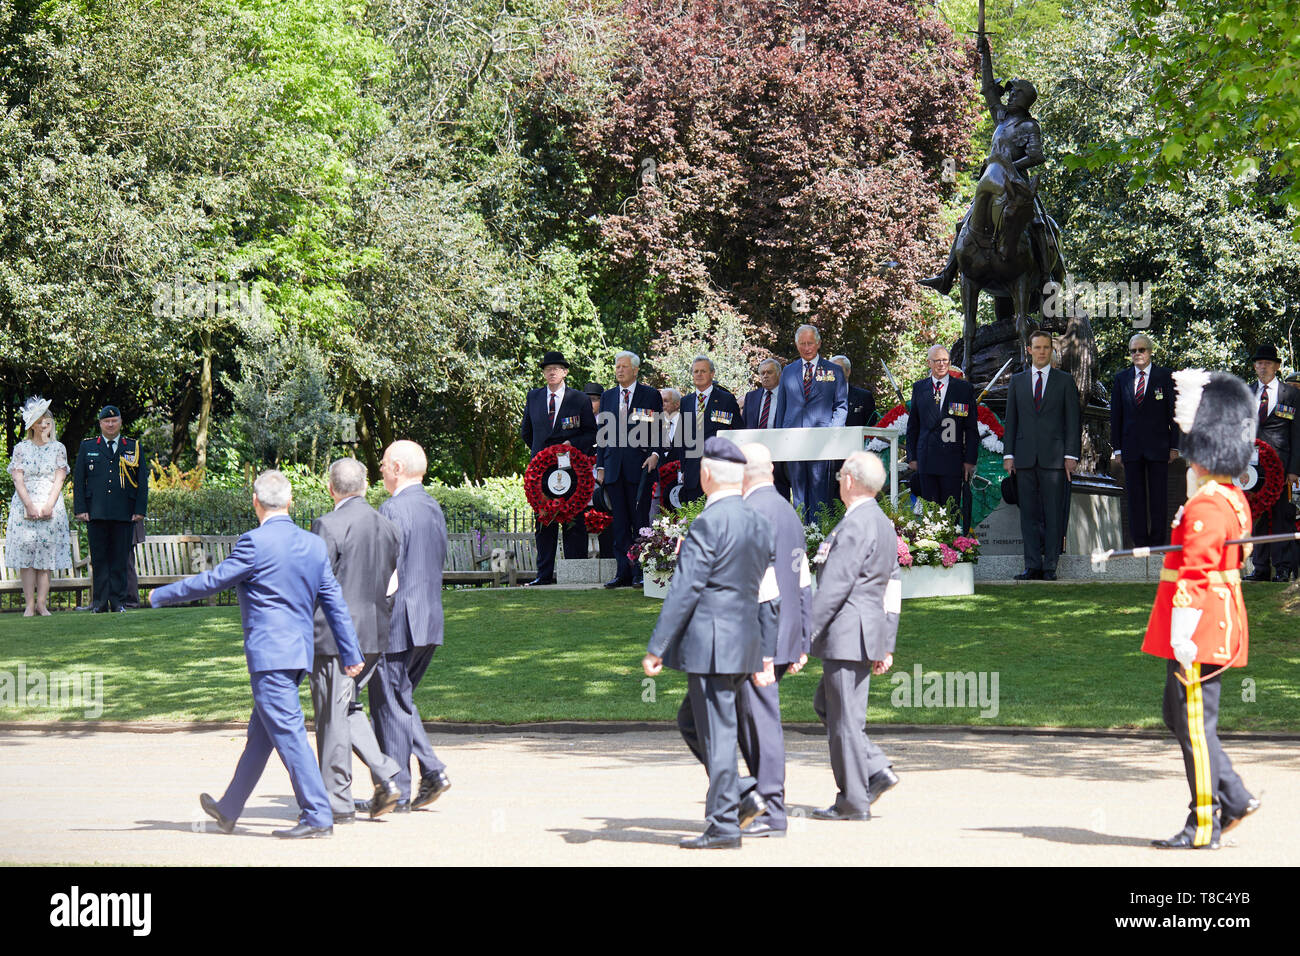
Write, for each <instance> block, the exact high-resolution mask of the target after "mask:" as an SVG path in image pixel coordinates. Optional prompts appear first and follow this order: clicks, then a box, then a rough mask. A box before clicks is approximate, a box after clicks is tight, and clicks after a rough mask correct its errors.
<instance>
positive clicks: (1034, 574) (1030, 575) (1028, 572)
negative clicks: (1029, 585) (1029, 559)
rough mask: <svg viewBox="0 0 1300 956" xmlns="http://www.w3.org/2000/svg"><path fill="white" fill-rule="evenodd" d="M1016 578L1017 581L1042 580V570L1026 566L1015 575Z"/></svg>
mask: <svg viewBox="0 0 1300 956" xmlns="http://www.w3.org/2000/svg"><path fill="white" fill-rule="evenodd" d="M1016 580H1017V581H1041V580H1043V572H1042V571H1039V570H1038V569H1037V568H1026V569H1025V570H1024V571H1021V572H1020V573H1019V574H1017V575H1016Z"/></svg>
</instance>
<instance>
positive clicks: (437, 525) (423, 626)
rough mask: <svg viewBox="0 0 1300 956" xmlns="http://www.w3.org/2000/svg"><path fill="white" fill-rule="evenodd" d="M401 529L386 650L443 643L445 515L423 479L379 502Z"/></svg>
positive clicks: (445, 549) (383, 513) (387, 515)
mask: <svg viewBox="0 0 1300 956" xmlns="http://www.w3.org/2000/svg"><path fill="white" fill-rule="evenodd" d="M379 513H380V514H381V515H383V516H384V517H385V518H387V519H388V520H389V521H391V522H393V524H395V525H397V530H398V532H399V533H400V534H401V543H400V545H399V548H398V554H397V593H396V594H395V595H393V613H392V615H391V616H390V617H389V619H388V650H390V651H393V652H395V653H396V652H400V651H407V650H410V649H411V648H413V647H428V646H429V645H431V644H432V645H434V646H441V645H442V569H443V566H444V565H445V564H446V563H447V521H446V519H445V518H443V516H442V508H441V507H440V506H439V505H438V502H436V501H435V500H434V499H433V496H432V495H430V494H429V493H428V492H427V491H425V489H424V486H423V485H410V486H408V487H406V488H403V489H402V490H401V491H399V492H398V493H397V494H395V495H393V497H391V498H389V499H388V500H387V501H385V502H384V503H383V504H382V505H380V506H379Z"/></svg>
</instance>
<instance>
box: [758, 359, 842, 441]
mask: <svg viewBox="0 0 1300 956" xmlns="http://www.w3.org/2000/svg"><path fill="white" fill-rule="evenodd" d="M819 376H820V377H821V380H820V381H819V380H818V377H819ZM848 412H849V383H848V381H847V380H846V379H845V378H844V370H843V369H842V368H840V367H839V366H838V365H836V364H835V363H834V362H830V361H827V360H826V359H824V358H818V359H817V369H816V371H815V372H814V373H813V381H812V385H811V387H810V388H809V390H808V400H807V401H804V397H803V359H802V358H800V359H798V360H796V361H793V362H791V363H790V364H789V365H787V366H786V367H785V369H784V370H783V371H782V372H781V407H780V408H779V409H778V410H777V423H776V427H777V428H823V427H826V426H831V427H839V426H840V425H843V424H844V420H845V418H847V417H848Z"/></svg>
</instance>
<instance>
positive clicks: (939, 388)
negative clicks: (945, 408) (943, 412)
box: [934, 381, 943, 405]
mask: <svg viewBox="0 0 1300 956" xmlns="http://www.w3.org/2000/svg"><path fill="white" fill-rule="evenodd" d="M942 395H943V383H942V382H939V381H936V382H935V383H934V403H935V404H936V405H938V404H939V402H940V397H941V396H942Z"/></svg>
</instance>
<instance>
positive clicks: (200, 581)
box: [149, 515, 361, 673]
mask: <svg viewBox="0 0 1300 956" xmlns="http://www.w3.org/2000/svg"><path fill="white" fill-rule="evenodd" d="M232 586H233V587H234V588H235V591H236V592H237V593H238V594H239V617H240V620H241V622H242V623H243V625H244V656H245V657H246V658H247V659H248V670H249V673H255V672H257V671H279V670H310V669H311V666H312V659H313V658H314V657H315V653H316V652H315V643H314V640H313V633H314V627H313V615H314V613H315V608H316V600H317V598H318V597H319V599H320V605H321V609H322V610H323V611H324V612H325V619H326V620H327V621H328V622H329V625H330V629H331V630H332V631H333V632H334V639H335V641H337V642H338V649H339V658H340V659H341V660H342V662H343V666H344V667H350V666H352V665H353V664H360V663H361V651H360V649H359V648H358V646H357V633H356V631H355V630H354V629H353V627H352V616H351V614H349V613H348V606H347V604H346V603H345V602H344V600H343V592H342V590H340V589H339V583H338V581H337V580H335V578H334V572H333V571H332V570H330V559H329V553H328V552H327V551H326V548H325V542H324V541H322V540H321V539H320V538H318V537H317V536H316V535H314V534H312V533H311V532H309V531H304V530H303V529H302V528H299V527H298V526H297V525H296V524H294V523H293V519H291V518H290V517H289V516H288V515H274V516H272V517H270V518H267V519H266V522H265V523H264V524H262V525H261V527H257V528H254V529H253V530H252V531H247V532H245V533H244V534H242V535H240V536H239V540H238V541H237V542H235V548H234V550H233V551H231V552H230V557H228V558H226V560H224V561H222V562H221V563H220V564H218V565H217V566H216V567H215V568H213V569H212V570H211V571H204V572H203V573H202V574H196V575H195V576H194V577H192V578H187V579H186V580H184V581H177V582H176V583H175V584H168V585H166V586H165V587H161V588H158V589H157V590H155V591H154V592H153V594H152V595H151V596H150V598H149V603H150V604H152V605H153V606H154V607H161V606H162V605H165V604H184V603H186V602H188V601H196V600H198V599H200V598H205V597H209V596H211V595H213V594H217V593H219V592H221V591H225V590H227V589H228V588H230V587H232Z"/></svg>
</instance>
